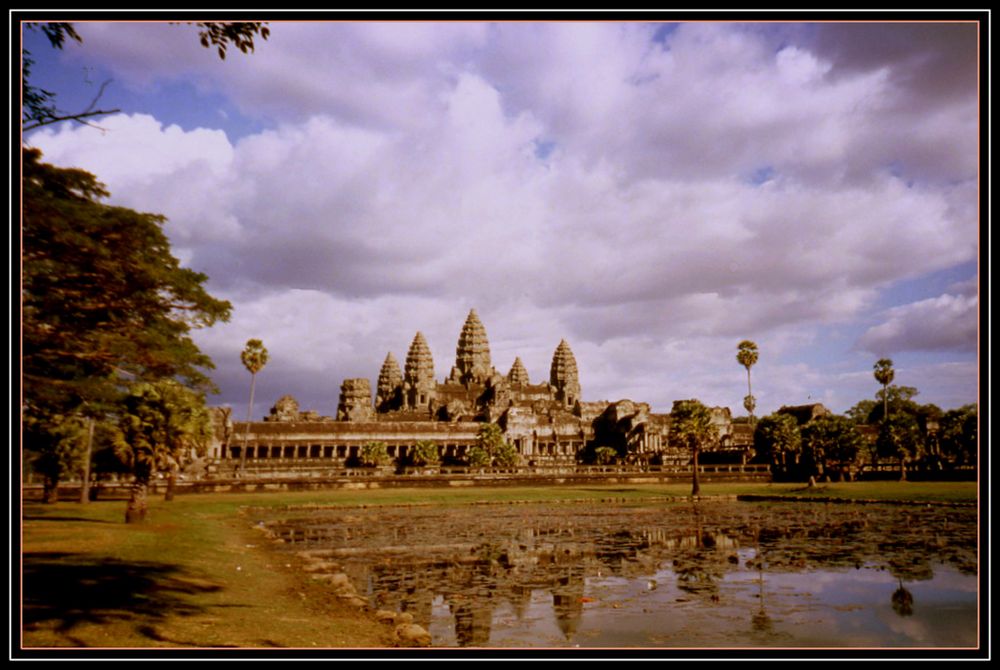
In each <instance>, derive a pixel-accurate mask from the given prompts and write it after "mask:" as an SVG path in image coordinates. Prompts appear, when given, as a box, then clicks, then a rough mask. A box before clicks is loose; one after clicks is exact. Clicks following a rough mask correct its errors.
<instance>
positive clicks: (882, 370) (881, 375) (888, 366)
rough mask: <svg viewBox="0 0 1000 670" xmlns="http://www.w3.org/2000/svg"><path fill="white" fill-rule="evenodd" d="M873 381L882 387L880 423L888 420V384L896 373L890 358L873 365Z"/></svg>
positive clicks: (882, 359)
mask: <svg viewBox="0 0 1000 670" xmlns="http://www.w3.org/2000/svg"><path fill="white" fill-rule="evenodd" d="M874 369H875V373H874V374H875V381H877V382H878V383H879V384H881V385H882V422H883V423H885V422H886V421H888V420H889V384H891V383H892V380H893V378H895V376H896V373H895V371H894V370H893V369H892V359H891V358H880V359H879V360H878V361H877V362H876V363H875V368H874Z"/></svg>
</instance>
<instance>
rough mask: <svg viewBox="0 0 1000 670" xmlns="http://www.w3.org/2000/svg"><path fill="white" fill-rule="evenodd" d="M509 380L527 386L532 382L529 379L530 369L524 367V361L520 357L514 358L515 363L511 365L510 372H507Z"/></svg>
mask: <svg viewBox="0 0 1000 670" xmlns="http://www.w3.org/2000/svg"><path fill="white" fill-rule="evenodd" d="M507 381H509V382H510V383H511V384H522V385H525V386H526V385H528V384H530V383H531V382H529V381H528V370H527V368H525V367H524V363H522V362H521V358H520V357H517V358H515V359H514V365H512V366H511V368H510V372H508V373H507Z"/></svg>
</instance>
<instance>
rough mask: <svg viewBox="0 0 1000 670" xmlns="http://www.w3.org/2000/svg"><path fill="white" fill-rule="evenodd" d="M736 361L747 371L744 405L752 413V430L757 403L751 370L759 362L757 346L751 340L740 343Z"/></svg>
mask: <svg viewBox="0 0 1000 670" xmlns="http://www.w3.org/2000/svg"><path fill="white" fill-rule="evenodd" d="M736 360H737V361H738V362H739V364H740V365H742V366H743V367H745V368H746V369H747V397H746V398H745V399H744V402H743V405H744V407H746V408H747V411H748V412H749V413H750V428H751V429H752V428H753V424H754V420H753V410H754V407H755V406H756V402H755V401H754V397H753V390H752V388H751V386H750V368H752V367H753V365H754V364H755V363H756V362H757V344H756V343H755V342H752V341H750V340H743V341H742V342H740V343H739V344H738V345H737V351H736ZM748 400H749V402H748Z"/></svg>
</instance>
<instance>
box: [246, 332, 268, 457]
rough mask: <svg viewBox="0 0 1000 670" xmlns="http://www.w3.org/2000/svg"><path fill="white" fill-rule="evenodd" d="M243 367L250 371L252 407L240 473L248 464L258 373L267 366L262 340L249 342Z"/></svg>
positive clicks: (248, 410)
mask: <svg viewBox="0 0 1000 670" xmlns="http://www.w3.org/2000/svg"><path fill="white" fill-rule="evenodd" d="M240 360H241V361H243V366H244V367H245V368H246V369H247V370H249V371H250V405H249V407H247V425H246V427H245V429H244V430H243V449H241V450H240V472H241V473H242V472H243V469H244V467H246V464H247V439H248V438H249V435H250V421H251V419H252V418H253V392H254V385H255V384H256V382H257V373H258V372H260V371H261V370H263V369H264V366H265V365H267V349H265V348H264V343H263V342H261V341H260V340H247V346H246V348H244V349H243V353H242V354H240Z"/></svg>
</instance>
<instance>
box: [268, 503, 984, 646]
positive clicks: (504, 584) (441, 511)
mask: <svg viewBox="0 0 1000 670" xmlns="http://www.w3.org/2000/svg"><path fill="white" fill-rule="evenodd" d="M258 521H261V522H263V523H265V524H266V525H267V526H268V527H269V528H270V529H271V531H272V532H273V533H274V534H275V536H276V537H277V538H280V539H281V540H282V542H281V543H280V544H279V545H278V546H279V547H281V548H282V550H284V551H289V552H303V551H306V552H309V553H310V555H317V554H318V555H321V556H322V557H323V560H324V561H326V562H327V565H328V566H329V569H330V570H331V571H338V572H343V573H345V574H346V575H348V577H349V578H350V580H351V582H352V584H353V586H354V587H355V589H356V590H357V592H358V593H359V594H360V595H362V596H365V597H366V598H368V599H369V602H370V604H371V606H372V607H375V608H378V609H385V610H391V611H396V612H409V613H410V614H412V616H413V618H414V622H415V623H418V624H420V625H421V626H423V627H424V628H425V629H426V630H427V631H428V632H430V634H431V636H432V639H433V644H434V645H435V646H473V647H516V648H557V647H582V648H683V647H691V648H741V647H744V648H745V647H784V648H798V647H807V648H808V647H865V648H886V647H933V648H942V647H945V648H962V647H975V646H976V645H977V639H978V638H977V635H978V630H979V623H978V577H977V514H976V510H975V508H971V507H938V506H933V507H931V506H917V505H906V506H901V505H884V504H819V503H750V502H746V503H744V502H735V501H733V502H719V501H701V502H698V503H691V502H664V503H655V504H654V503H650V504H630V505H626V504H622V503H600V504H596V503H572V504H570V503H558V504H547V505H540V504H515V505H474V506H470V507H460V508H451V507H449V508H445V507H433V506H428V507H382V508H378V507H371V508H351V509H344V508H340V509H321V510H311V511H292V512H289V511H285V512H283V513H280V514H279V513H270V514H269V515H268V516H266V517H262V516H258Z"/></svg>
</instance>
